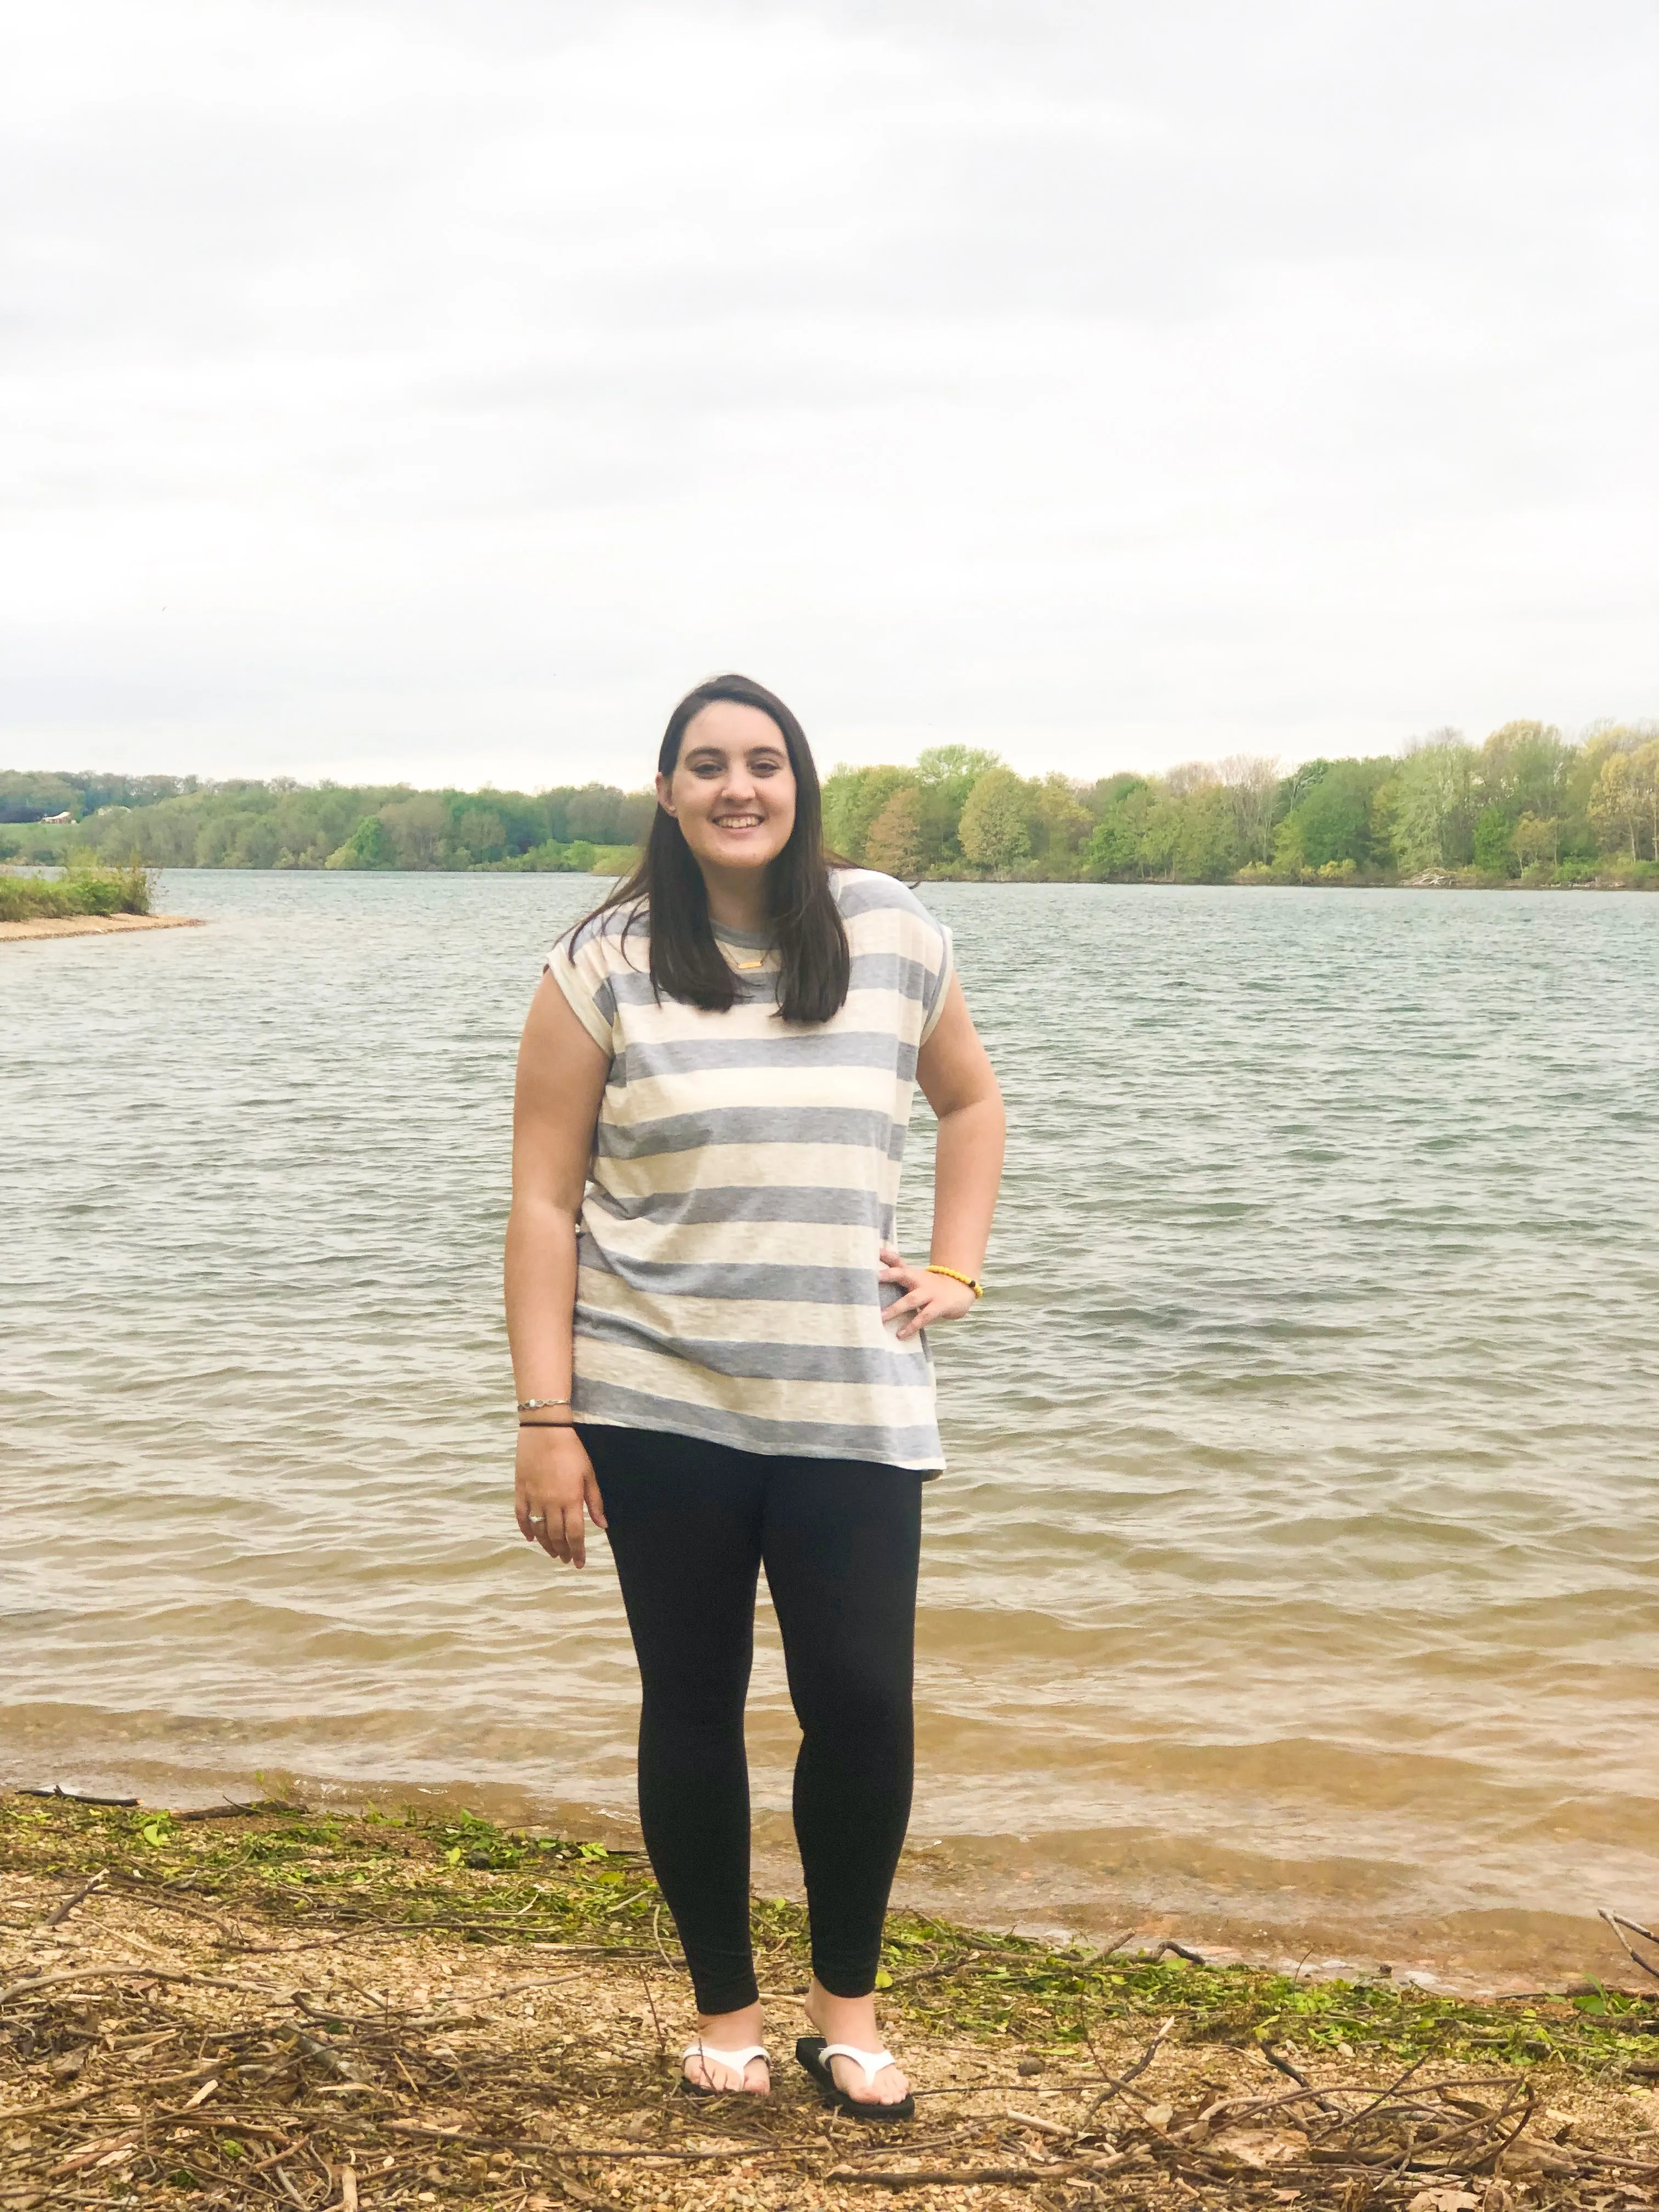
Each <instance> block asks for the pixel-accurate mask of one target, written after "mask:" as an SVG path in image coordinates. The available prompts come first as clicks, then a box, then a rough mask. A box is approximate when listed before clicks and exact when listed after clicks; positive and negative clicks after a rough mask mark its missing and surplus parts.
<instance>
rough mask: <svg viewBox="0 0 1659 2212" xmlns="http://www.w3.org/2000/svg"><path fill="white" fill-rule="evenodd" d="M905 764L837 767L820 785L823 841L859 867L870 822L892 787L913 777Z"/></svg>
mask: <svg viewBox="0 0 1659 2212" xmlns="http://www.w3.org/2000/svg"><path fill="white" fill-rule="evenodd" d="M915 780H916V779H915V770H914V769H908V768H845V767H842V768H838V769H836V770H835V772H834V773H833V775H830V776H829V779H828V780H827V781H826V782H825V784H824V787H823V842H825V844H826V845H828V846H829V849H830V850H831V851H832V852H835V853H839V854H841V855H842V859H843V860H851V861H852V862H853V864H854V866H855V867H860V868H861V867H862V866H864V860H865V846H866V840H867V839H868V837H869V835H870V829H871V824H872V823H873V822H874V821H875V818H876V817H877V816H878V814H879V813H880V812H881V810H882V808H883V807H884V806H885V805H886V804H887V802H888V800H889V799H890V798H891V797H892V795H893V793H895V792H896V791H899V790H902V788H903V787H904V786H905V785H907V784H914V783H915Z"/></svg>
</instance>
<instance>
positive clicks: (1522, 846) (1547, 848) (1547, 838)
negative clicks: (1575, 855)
mask: <svg viewBox="0 0 1659 2212" xmlns="http://www.w3.org/2000/svg"><path fill="white" fill-rule="evenodd" d="M1510 843H1511V847H1512V848H1513V851H1514V854H1515V857H1516V860H1518V861H1519V862H1520V864H1521V866H1522V867H1523V868H1537V867H1541V866H1543V865H1544V863H1545V862H1546V861H1548V863H1549V865H1550V866H1551V867H1554V866H1556V865H1557V864H1558V863H1559V860H1560V858H1561V817H1559V815H1556V814H1551V815H1539V814H1523V815H1522V817H1521V819H1520V820H1519V821H1518V822H1517V823H1516V825H1515V834H1514V836H1513V837H1512V838H1511V840H1510Z"/></svg>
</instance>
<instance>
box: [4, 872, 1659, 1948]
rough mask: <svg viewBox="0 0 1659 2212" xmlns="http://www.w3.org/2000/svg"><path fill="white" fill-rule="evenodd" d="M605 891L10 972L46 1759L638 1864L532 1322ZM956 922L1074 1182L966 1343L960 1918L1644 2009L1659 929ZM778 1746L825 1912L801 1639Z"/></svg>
mask: <svg viewBox="0 0 1659 2212" xmlns="http://www.w3.org/2000/svg"><path fill="white" fill-rule="evenodd" d="M596 888H597V887H596V886H595V885H594V884H592V881H591V880H589V879H586V878H559V877H516V878H515V877H487V876H472V877H459V876H425V877H398V876H392V877H374V876H369V877H363V876H357V877H351V876H338V875H334V876H315V875H313V876H282V875H264V876H247V875H206V874H190V875H181V876H174V877H173V878H169V879H168V880H167V884H166V885H165V890H164V897H163V900H162V903H163V904H164V905H167V906H170V907H173V908H177V909H178V910H179V911H184V912H196V913H201V914H204V915H210V917H211V918H212V919H211V927H208V928H206V929H202V930H180V931H177V932H172V931H164V932H157V933H154V934H144V935H139V936H134V937H131V938H113V939H110V938H106V939H66V940H57V941H52V942H46V943H31V944H23V945H9V946H5V947H0V1055H3V1058H0V1083H3V1121H4V1132H5V1143H4V1149H5V1163H4V1172H3V1181H0V1238H3V1250H4V1253H5V1255H6V1259H5V1281H6V1285H7V1288H6V1292H5V1296H4V1301H3V1303H4V1324H3V1365H0V1424H3V1430H0V1434H3V1438H4V1443H3V1465H4V1472H3V1496H4V1504H5V1508H6V1530H7V1537H8V1542H7V1545H6V1547H5V1556H4V1559H3V1562H0V1776H9V1778H11V1779H13V1780H15V1781H20V1782H34V1781H37V1780H43V1781H52V1780H61V1781H63V1782H64V1783H65V1784H71V1785H74V1784H79V1785H80V1786H82V1787H94V1786H97V1785H105V1786H108V1785H112V1784H118V1783H126V1784H132V1785H134V1786H136V1787H137V1788H138V1789H140V1790H142V1791H143V1793H144V1794H145V1795H146V1796H158V1797H159V1796H167V1797H170V1798H171V1799H172V1800H173V1802H179V1801H180V1800H182V1799H184V1798H185V1797H188V1796H197V1797H204V1796H212V1795H214V1794H216V1792H217V1791H218V1790H220V1789H222V1788H238V1787H242V1786H245V1785H246V1784H247V1783H248V1782H249V1780H250V1779H251V1778H252V1776H253V1774H254V1772H255V1771H263V1772H264V1773H266V1774H267V1775H270V1776H272V1777H275V1776H278V1775H293V1776H297V1777H300V1778H305V1779H307V1781H308V1783H309V1784H310V1786H312V1787H313V1788H318V1787H321V1786H324V1785H325V1784H334V1785H338V1786H340V1787H342V1788H343V1789H346V1790H351V1791H355V1792H356V1793H357V1794H362V1793H363V1792H365V1791H367V1792H369V1793H371V1794H373V1793H374V1792H379V1793H381V1794H383V1795H392V1796H396V1795H398V1794H399V1793H402V1794H405V1795H407V1794H410V1792H412V1791H415V1790H437V1791H441V1792H445V1793H453V1794H459V1795H460V1796H464V1797H465V1798H466V1799H467V1800H468V1801H469V1802H475V1803H478V1804H480V1805H483V1806H486V1807H489V1808H495V1809H498V1810H500V1811H501V1812H504V1813H507V1814H512V1815H513V1816H516V1817H526V1818H540V1819H546V1820H574V1821H577V1822H585V1823H587V1824H591V1825H593V1826H596V1827H598V1828H600V1829H603V1828H604V1827H605V1826H607V1825H616V1824H617V1823H625V1822H626V1820H627V1818H628V1814H629V1806H630V1802H631V1769H630V1741H631V1734H632V1728H633V1718H634V1706H635V1683H634V1675H633V1669H632V1663H631V1657H630V1653H629V1646H628V1644H627V1640H626V1636H625V1632H624V1631H623V1623H622V1616H621V1608H620V1605H619V1603H618V1601H617V1592H616V1588H615V1584H614V1581H613V1579H612V1577H611V1572H610V1568H609V1565H608V1561H606V1559H605V1557H604V1549H603V1545H602V1544H601V1546H600V1547H599V1553H600V1557H599V1561H598V1563H597V1565H596V1567H595V1568H593V1569H590V1571H588V1573H587V1574H586V1576H585V1577H581V1578H580V1579H577V1578H575V1577H571V1576H569V1575H568V1574H562V1573H560V1572H558V1571H555V1570H553V1569H551V1568H550V1566H549V1565H548V1563H547V1562H546V1561H545V1560H544V1559H543V1558H542V1557H541V1555H540V1554H539V1553H531V1552H529V1551H528V1550H526V1547H524V1546H523V1545H522V1544H521V1543H520V1540H519V1538H518V1535H517V1534H516V1532H515V1530H514V1529H513V1525H512V1521H511V1517H510V1512H509V1496H510V1476H509V1468H510V1459H511V1443H512V1430H511V1399H512V1389H511V1376H510V1373H509V1370H508V1368H507V1362H506V1358H505V1353H504V1348H503V1341H502V1334H501V1318H500V1304H499V1291H498V1288H497V1254H498V1251H499V1245H500V1237H501V1224H502V1219H503V1212H504V1205H505V1195H506V1167H507V1129H508V1107H509V1091H510V1080H511V1062H512V1055H513V1048H514V1044H515V1042H516V1036H517V1030H518V1027H519V1024H520V1020H521V1018H522V1014H523V1009H524V1006H525V1003H526V1000H527V997H528V994H529V993H530V991H531V989H532V987H533V985H534V981H535V979H536V974H537V970H538V965H539V959H540V951H541V948H542V946H543V945H544V943H545V942H546V941H547V940H548V939H550V938H551V936H552V935H553V934H554V933H555V932H556V929H557V928H558V927H560V926H561V925H562V923H563V922H564V921H567V920H568V919H569V918H570V917H572V916H573V915H574V914H575V913H577V912H578V911H580V909H581V908H583V907H584V906H585V905H586V904H587V903H589V902H591V901H592V897H593V896H594V895H595V890H596ZM929 896H930V899H931V901H932V903H933V905H934V907H935V908H936V910H937V911H938V912H939V914H940V915H942V916H943V918H945V920H946V921H949V922H950V923H951V925H952V926H953V927H954V928H955V930H956V932H957V945H958V951H959V957H960V962H961V965H962V969H963V974H964V977H965V980H966V981H967V985H968V987H969V996H970V1000H971V1002H972V1004H973V1006H974V1008H975V1012H976V1015H977V1016H978V1018H979V1020H980V1022H981V1027H982V1029H983V1030H984V1032H985V1034H986V1036H987V1041H988V1042H989V1043H990V1045H991V1047H992V1050H993V1052H994V1055H995V1058H996V1060H997V1063H998V1066H999V1069H1000V1073H1001V1074H1002V1077H1003V1080H1004V1083H1005V1086H1006V1091H1007V1095H1008V1101H1009V1106H1010V1109H1011V1117H1012V1153H1011V1166H1010V1174H1009V1178H1008V1183H1007V1187H1006V1196H1005V1200H1004V1205H1003V1209H1002V1213H1001V1217H1000V1226H999V1231H998V1235H997V1239H996V1243H995V1246H994V1250H993V1254H992V1258H991V1261H990V1263H989V1267H988V1270H987V1273H988V1275H989V1278H990V1279H991V1281H992V1283H993V1285H994V1290H993V1293H992V1295H991V1296H989V1297H987V1299H986V1301H985V1303H984V1304H983V1306H982V1307H981V1308H980V1309H979V1310H976V1311H975V1314H974V1315H973V1316H972V1317H971V1319H970V1320H969V1321H968V1322H964V1323H963V1324H961V1325H959V1326H958V1327H957V1329H956V1330H955V1331H954V1332H940V1333H939V1336H938V1341H937V1343H936V1351H937V1352H938V1356H939V1367H940V1372H941V1389H942V1394H943V1405H944V1412H945V1434H946V1441H947V1445H948V1447H949V1449H950V1451H951V1473H950V1474H949V1475H948V1476H947V1477H946V1478H945V1480H944V1481H942V1482H940V1483H939V1484H937V1485H935V1486H933V1487H932V1489H931V1490H930V1492H929V1495H928V1507H927V1517H928V1526H927V1560H926V1568H925V1577H924V1588H923V1594H922V1611H921V1634H920V1640H921V1656H920V1662H919V1681H918V1689H919V1697H920V1761H921V1766H920V1774H919V1780H918V1796H917V1812H916V1820H915V1829H914V1836H915V1844H914V1847H913V1850H912V1851H911V1853H910V1855H909V1857H908V1861H907V1865H906V1869H905V1872H904V1876H903V1881H904V1886H905V1889H906V1893H908V1894H909V1895H912V1896H915V1897H919V1898H926V1899H930V1900H933V1901H937V1902H939V1903H941V1904H944V1905H949V1906H952V1907H955V1908H956V1909H958V1910H961V1911H965V1912H969V1913H973V1914H976V1915H979V1916H981V1917H992V1918H995V1919H997V1920H999V1921H1000V1922H1002V1923H1007V1922H1010V1921H1018V1922H1019V1923H1021V1924H1024V1925H1031V1926H1044V1925H1047V1926H1063V1927H1067V1928H1078V1929H1100V1930H1106V1929H1109V1930H1110V1931H1111V1932H1112V1933H1114V1934H1115V1933H1117V1932H1119V1931H1120V1930H1121V1929H1123V1928H1125V1927H1127V1926H1129V1925H1133V1926H1135V1927H1138V1928H1139V1929H1146V1930H1158V1929H1186V1930H1188V1931H1189V1932H1193V1933H1196V1934H1199V1935H1200V1936H1204V1937H1205V1938H1206V1940H1218V1941H1223V1942H1233V1943H1236V1944H1238V1945H1241V1946H1243V1947H1244V1948H1251V1949H1255V1950H1256V1951H1265V1952H1268V1953H1272V1954H1279V1953H1282V1952H1285V1951H1288V1952H1290V1953H1292V1954H1297V1955H1300V1954H1301V1953H1302V1952H1304V1950H1308V1949H1313V1950H1315V1951H1320V1952H1332V1953H1336V1954H1343V1955H1349V1954H1352V1955H1355V1956H1361V1955H1363V1956H1370V1955H1374V1954H1376V1952H1378V1951H1379V1950H1380V1951H1381V1953H1382V1955H1384V1956H1392V1957H1395V1958H1399V1959H1401V1960H1404V1959H1407V1958H1410V1959H1412V1960H1416V1961H1418V1962H1419V1963H1423V1964H1426V1965H1431V1966H1436V1967H1437V1968H1439V1969H1441V1970H1443V1971H1444V1972H1447V1973H1449V1974H1450V1975H1452V1976H1454V1977H1456V1976H1458V1975H1462V1976H1464V1977H1466V1978H1467V1977H1468V1976H1471V1975H1473V1976H1475V1977H1477V1978H1478V1977H1480V1976H1482V1975H1491V1974H1495V1973H1499V1972H1509V1971H1510V1970H1513V1971H1515V1972H1519V1973H1521V1974H1522V1977H1523V1978H1524V1976H1525V1975H1526V1973H1527V1972H1539V1971H1542V1970H1543V1969H1544V1968H1545V1967H1547V1966H1552V1965H1557V1964H1560V1963H1570V1964H1573V1965H1582V1964H1583V1963H1585V1962H1587V1961H1589V1960H1594V1961H1595V1963H1597V1964H1598V1965H1599V1966H1601V1967H1603V1968H1605V1966H1607V1964H1608V1963H1609V1961H1610V1960H1616V1958H1617V1955H1618V1954H1616V1953H1613V1952H1610V1951H1609V1949H1608V1948H1607V1944H1606V1942H1605V1941H1603V1940H1601V1939H1600V1938H1599V1937H1598V1936H1597V1934H1596V1932H1595V1926H1594V1923H1593V1921H1592V1920H1591V1919H1590V1916H1592V1915H1593V1914H1594V1911H1595V1907H1596V1906H1597V1905H1599V1904H1604V1903H1605V1904H1609V1905H1613V1906H1615V1907H1617V1908H1619V1909H1621V1910H1624V1911H1628V1912H1631V1913H1632V1914H1633V1915H1635V1916H1636V1917H1638V1918H1647V1919H1649V1920H1651V1919H1652V1917H1653V1915H1654V1912H1655V1911H1656V1908H1659V1760H1656V1757H1655V1747H1656V1729H1655V1726H1654V1721H1653V1713H1654V1706H1655V1695H1656V1691H1659V1485H1656V1481H1655V1474H1656V1457H1659V1451H1656V1432H1659V1350H1656V1337H1655V1326H1654V1317H1655V1315H1656V1312H1659V1261H1656V1244H1655V1231H1656V1229H1659V1143H1656V1136H1659V1018H1656V1011H1655V1010H1656V1006H1659V990H1656V986H1659V899H1656V898H1646V899H1644V898H1642V897H1639V896H1615V895H1596V896H1589V895H1586V896H1577V897H1575V896H1526V895H1516V894H1510V895H1503V894H1496V895H1480V894H1467V895H1460V896H1452V895H1445V896H1434V895H1429V894H1422V893H1418V894H1413V893H1408V892H1407V893H1387V892H1344V891H1330V892H1305V893H1304V892H1296V891H1266V892H1248V893H1247V892H1239V891H1232V890H1167V891H1166V890H1140V889H1113V888H1104V887H1084V886H1040V885H1031V886H1008V887H1002V886H969V885H939V886H936V887H933V890H931V892H930V894H929ZM926 1139H927V1131H926V1129H925V1127H923V1126H921V1124H920V1123H919V1125H918V1127H917V1130H916V1132H915V1140H914V1141H915V1152H914V1153H913V1158H912V1166H911V1173H910V1177H909V1188H910V1198H909V1209H910V1211H909V1226H908V1242H909V1243H910V1244H911V1245H912V1246H913V1247H915V1246H919V1245H920V1244H921V1243H924V1242H925V1235H926V1231H925V1212H924V1209H923V1206H921V1204H919V1203H918V1201H919V1200H924V1199H925V1191H926V1178H925V1173H924V1172H923V1170H925V1164H926V1152H927V1142H926ZM751 1715H752V1727H751V1735H752V1741H753V1747H754V1753H755V1760H756V1781H757V1803H758V1804H759V1805H760V1807H761V1808H762V1828H763V1843H764V1845H765V1850H764V1851H763V1875H764V1877H765V1879H766V1880H767V1881H769V1882H771V1883H775V1884H776V1885H778V1886H783V1885H784V1884H785V1883H786V1881H787V1859H786V1857H785V1855H784V1852H783V1845H784V1843H785V1842H786V1840H787V1819H786V1818H785V1816H784V1814H783V1812H782V1810H781V1808H784V1807H786V1806H787V1765H788V1761H789V1759H790V1758H791V1756H792V1755H793V1724H792V1723H791V1722H790V1720H789V1717H788V1711H787V1699H785V1697H784V1694H783V1690H782V1683H781V1669H780V1668H779V1666H778V1664H777V1661H776V1655H775V1650H774V1648H773V1645H772V1643H771V1641H770V1640H768V1642H767V1644H766V1650H765V1652H764V1655H763V1664H762V1667H761V1669H760V1673H759V1675H758V1678H757V1686H756V1691H755V1694H754V1698H753V1701H752V1705H751Z"/></svg>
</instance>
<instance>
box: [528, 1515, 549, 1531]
mask: <svg viewBox="0 0 1659 2212" xmlns="http://www.w3.org/2000/svg"><path fill="white" fill-rule="evenodd" d="M524 1517H525V1519H526V1521H527V1522H529V1523H530V1525H531V1527H532V1528H539V1527H540V1526H541V1524H542V1522H544V1521H545V1520H546V1518H547V1516H546V1514H545V1513H526V1515H525V1516H524Z"/></svg>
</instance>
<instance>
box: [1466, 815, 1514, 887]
mask: <svg viewBox="0 0 1659 2212" xmlns="http://www.w3.org/2000/svg"><path fill="white" fill-rule="evenodd" d="M1514 864H1515V824H1514V823H1513V822H1511V821H1510V817H1509V815H1508V813H1507V812H1506V811H1505V810H1504V808H1503V807H1501V806H1497V805H1492V806H1483V807H1482V808H1481V810H1480V813H1479V814H1478V815H1476V817H1475V821H1474V865H1475V866H1476V867H1477V868H1479V869H1480V872H1481V874H1482V875H1483V876H1510V875H1513V874H1514V872H1515V865H1514Z"/></svg>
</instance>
